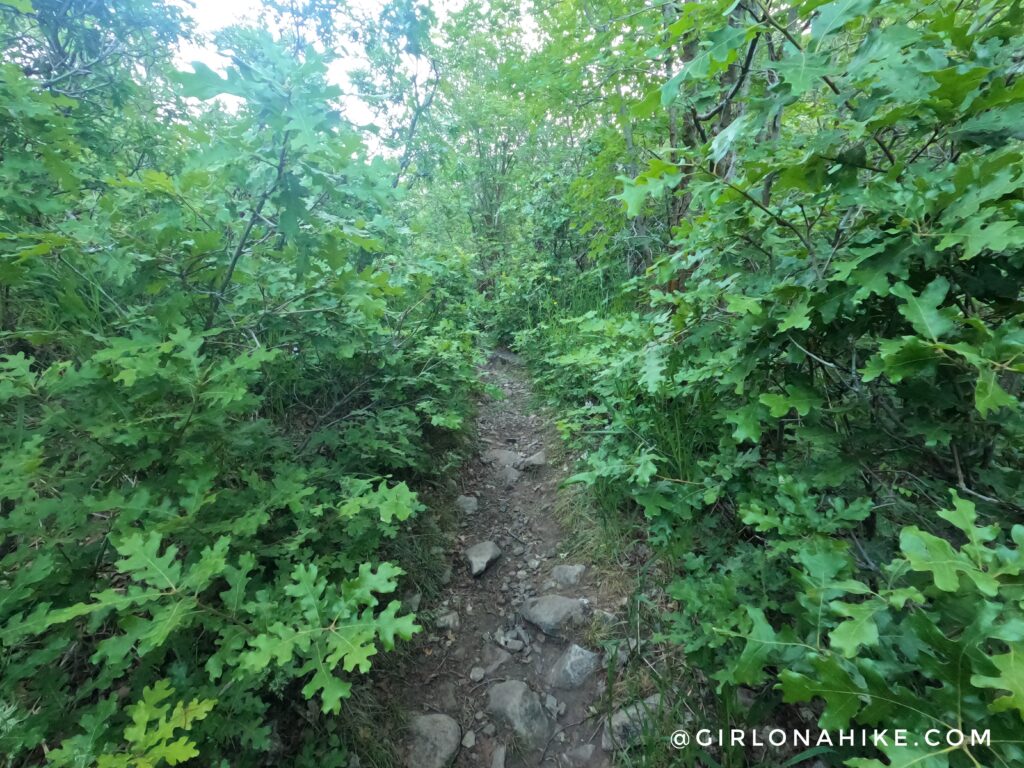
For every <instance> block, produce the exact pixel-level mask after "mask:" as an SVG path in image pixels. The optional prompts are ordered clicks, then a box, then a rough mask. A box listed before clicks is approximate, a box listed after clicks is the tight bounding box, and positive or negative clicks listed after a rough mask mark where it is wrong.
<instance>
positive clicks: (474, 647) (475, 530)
mask: <svg viewBox="0 0 1024 768" xmlns="http://www.w3.org/2000/svg"><path fill="white" fill-rule="evenodd" d="M483 373H484V378H485V381H487V382H488V383H490V384H492V385H494V386H496V387H499V388H500V389H501V390H502V391H503V392H504V394H505V398H504V399H502V400H498V399H494V398H490V397H485V398H484V399H483V401H482V403H481V406H480V412H479V423H478V435H479V438H478V439H479V449H478V451H477V453H476V455H475V456H473V457H471V458H470V460H469V461H467V463H466V466H465V468H464V469H463V472H462V476H461V493H462V494H463V495H461V496H459V498H458V499H457V500H456V507H458V508H459V529H458V536H457V540H456V543H455V546H454V549H453V551H452V552H451V553H449V554H450V562H451V565H452V572H451V579H450V582H449V583H448V584H447V586H446V587H445V589H444V592H443V593H442V595H441V596H440V598H439V599H438V600H436V601H433V604H430V605H427V604H424V605H423V606H421V608H420V616H421V621H422V623H423V624H424V626H425V628H426V632H425V637H423V638H422V639H421V640H420V643H419V649H418V650H417V652H416V654H415V657H414V658H413V659H411V660H410V663H409V665H408V667H409V669H408V670H407V671H406V673H405V678H404V680H403V683H402V686H401V688H402V690H401V691H400V692H398V694H397V695H398V696H400V697H401V699H400V701H401V703H402V705H403V707H404V708H405V709H407V711H408V712H409V731H408V734H407V740H406V743H405V744H404V745H403V750H404V752H403V757H404V759H405V760H406V765H408V766H409V768H442V767H444V766H449V765H454V766H464V767H466V768H469V767H470V766H472V767H473V768H479V767H483V768H490V767H493V768H504V767H507V768H521V767H526V766H540V765H548V766H552V765H554V766H560V767H563V768H582V767H584V766H586V767H587V768H601V767H603V766H608V765H610V764H611V762H610V754H609V753H608V752H606V751H605V750H603V749H602V745H601V741H602V737H603V736H604V731H605V728H604V727H603V722H604V721H603V718H602V717H601V716H600V715H599V714H598V711H597V709H596V708H595V707H596V706H597V705H598V704H599V700H600V698H601V694H602V692H603V690H604V684H605V682H604V681H605V679H606V672H605V669H606V666H605V661H604V660H603V659H602V649H601V648H600V647H594V646H593V645H591V644H588V639H589V638H590V637H592V632H593V629H594V627H595V626H597V625H599V624H601V623H611V622H614V617H613V615H612V613H610V612H609V611H611V610H612V608H613V606H612V605H611V604H610V603H611V602H613V601H612V599H611V598H604V599H603V598H602V596H601V588H600V584H599V583H598V579H597V577H596V576H595V574H594V572H593V570H592V569H591V567H590V564H589V563H586V562H581V561H576V560H573V559H572V558H571V556H567V553H566V548H567V539H568V537H567V535H566V532H565V531H563V530H562V528H561V526H560V525H559V523H558V522H557V521H556V520H555V517H554V511H553V507H554V504H555V500H556V493H557V488H558V484H559V483H560V482H561V481H562V480H563V479H564V475H565V471H564V469H563V468H561V467H552V466H551V465H550V463H549V461H548V456H549V455H550V453H549V452H546V451H545V445H544V439H545V432H546V425H545V424H544V422H543V421H542V419H541V418H540V417H538V416H537V415H535V414H531V413H530V412H529V388H528V385H527V383H526V378H525V375H524V374H523V372H522V370H521V368H520V367H519V366H518V364H517V361H516V360H515V358H514V356H512V355H509V354H508V353H496V354H495V355H493V356H492V357H491V362H490V364H489V365H488V366H487V367H486V369H485V370H484V372H483ZM488 542H490V543H491V544H488ZM478 545H479V546H478ZM492 545H493V546H492ZM472 547H477V548H476V549H473V550H471V553H474V554H475V555H476V560H477V567H478V568H479V567H480V566H481V565H482V564H483V563H487V565H486V569H485V570H483V572H482V573H481V574H479V575H477V576H474V575H473V574H472V573H471V566H470V563H469V559H468V558H467V555H466V550H468V549H470V548H472ZM496 550H500V555H497V557H496V558H495V555H496ZM559 566H562V567H559ZM565 566H569V567H565ZM573 566H575V567H573ZM579 566H585V568H583V569H581V568H580V567H579ZM581 571H582V573H581ZM577 579H578V581H577ZM538 625H542V626H543V628H544V629H543V630H542V629H541V628H540V627H539V626H538ZM574 643H578V647H577V648H573V650H572V651H571V652H570V653H569V654H568V655H567V656H564V657H563V654H566V651H567V649H569V648H570V647H571V646H573V645H574ZM556 667H557V669H556ZM553 670H554V672H553ZM553 675H554V676H553ZM392 695H395V692H394V691H392Z"/></svg>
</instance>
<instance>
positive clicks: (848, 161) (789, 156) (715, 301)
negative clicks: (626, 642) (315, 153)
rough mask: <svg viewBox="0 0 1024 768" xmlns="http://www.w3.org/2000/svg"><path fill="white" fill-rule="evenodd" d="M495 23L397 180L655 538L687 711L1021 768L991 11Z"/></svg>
mask: <svg viewBox="0 0 1024 768" xmlns="http://www.w3.org/2000/svg"><path fill="white" fill-rule="evenodd" d="M517 8H518V5H511V6H509V7H507V8H506V10H505V12H506V13H509V14H510V15H511V16H512V17H513V21H511V22H508V23H507V24H508V25H507V26H506V27H504V29H509V30H513V31H510V32H508V33H507V36H500V35H496V36H492V37H491V38H490V39H489V40H488V42H487V43H486V46H487V48H486V49H487V50H488V56H487V60H488V61H490V62H493V69H482V68H481V67H480V65H479V60H477V63H476V65H475V67H474V68H473V69H472V70H462V71H463V72H464V73H465V74H464V76H465V77H467V78H469V77H470V76H472V78H473V80H474V82H475V83H476V84H477V86H476V87H477V88H482V89H483V90H485V93H486V98H477V97H475V96H474V94H473V92H472V90H471V89H470V88H468V87H465V86H463V87H462V88H460V89H459V90H458V91H457V92H454V93H455V94H457V95H458V96H459V97H458V98H456V97H455V96H453V98H452V102H451V106H450V107H449V109H450V115H449V119H450V120H452V121H459V122H456V123H455V124H456V125H458V126H460V129H459V131H458V132H457V133H456V135H457V136H458V138H457V139H456V140H455V141H453V142H451V144H450V145H449V146H450V152H451V154H450V155H449V163H450V165H449V170H448V174H447V176H443V175H441V174H433V175H430V176H429V178H430V180H431V181H433V182H434V183H435V184H436V183H439V182H440V181H442V180H446V181H447V182H448V183H449V184H451V186H452V188H453V189H455V190H462V192H463V196H462V198H461V199H462V200H463V201H465V204H466V205H467V206H469V209H468V214H469V219H470V221H471V223H472V226H471V227H470V228H469V230H468V231H467V230H465V229H464V230H463V232H464V236H468V237H473V238H474V239H475V242H476V243H477V249H478V252H479V253H480V255H481V258H482V259H484V261H485V263H488V262H489V263H490V272H489V275H490V276H489V279H488V280H487V281H485V282H484V284H483V287H484V289H485V290H486V291H488V293H489V296H490V298H491V300H492V302H493V305H494V306H493V311H492V314H491V321H492V323H493V327H494V330H495V332H496V333H497V334H498V335H499V336H503V337H504V338H506V339H510V340H514V341H515V344H516V345H517V346H518V348H519V349H520V350H521V351H523V352H524V353H526V354H527V355H528V356H529V358H530V359H531V360H532V361H533V364H534V368H535V372H536V375H537V377H538V380H539V382H540V383H541V384H542V386H543V387H544V389H545V391H546V392H547V393H548V394H549V395H550V396H551V397H552V398H553V401H554V402H556V403H558V404H559V405H560V407H562V408H569V409H571V410H569V412H568V415H567V416H566V418H565V420H564V423H563V428H564V430H565V432H566V434H567V436H568V437H569V439H571V440H573V441H575V443H576V444H577V445H578V446H579V447H580V448H581V449H583V450H585V451H587V457H586V460H585V466H584V467H583V468H582V471H581V473H580V474H579V475H578V476H577V478H576V479H577V480H578V481H581V482H585V483H588V484H590V485H592V486H593V487H594V488H595V490H596V491H597V493H598V495H599V498H600V499H601V500H602V501H603V502H604V506H605V507H608V508H612V509H613V510H614V514H615V515H622V514H625V515H627V516H632V517H633V519H634V520H637V522H638V523H639V524H640V525H642V527H643V528H644V529H645V531H646V538H647V542H648V543H649V544H653V545H656V547H657V551H658V552H659V553H660V558H659V559H660V563H661V567H662V568H663V569H665V570H666V571H667V572H668V573H669V583H668V585H667V593H668V597H669V598H670V601H669V603H668V605H667V610H666V613H665V615H664V616H663V619H662V621H661V625H660V628H659V635H660V637H661V638H662V639H663V640H666V641H668V642H671V643H675V644H679V645H681V646H682V648H683V649H684V650H685V652H686V657H687V659H688V661H689V662H690V664H691V665H692V667H693V671H692V672H689V673H684V675H683V676H684V677H689V678H690V680H689V682H688V683H685V684H687V685H689V684H692V681H693V678H694V677H695V676H696V678H697V679H700V677H701V676H700V674H699V673H698V672H696V670H703V671H704V672H705V673H706V674H707V677H708V686H707V688H706V690H705V695H706V700H709V701H712V702H717V705H715V706H717V707H719V709H718V710H717V714H716V715H714V716H713V717H711V718H710V719H711V724H712V725H714V726H715V727H721V726H722V724H723V720H724V719H726V718H728V719H729V721H730V722H731V723H735V722H736V721H737V719H738V720H739V721H741V722H742V721H743V720H744V719H746V721H747V722H749V723H751V724H753V725H763V724H765V723H769V722H775V723H783V724H785V723H789V724H797V723H799V722H800V721H801V719H803V720H804V722H805V723H810V724H813V723H815V722H817V723H818V724H820V725H821V726H823V727H829V728H842V727H847V726H878V727H881V728H885V727H888V728H899V727H902V728H907V729H909V730H910V731H911V733H918V734H919V733H923V732H924V731H925V730H926V729H927V728H928V727H931V726H937V727H940V728H954V729H955V728H962V729H966V730H967V731H969V730H970V729H971V728H989V729H991V732H992V739H993V744H992V745H991V747H974V748H948V749H946V748H937V749H932V750H926V749H924V748H923V747H922V748H920V749H915V748H907V749H890V750H882V751H883V752H887V753H888V754H887V755H886V756H884V755H883V754H882V753H881V752H878V753H875V754H874V755H872V754H867V755H865V753H864V750H863V749H861V750H860V751H859V752H857V751H856V750H854V751H851V750H849V749H847V750H842V749H837V750H835V751H832V752H826V753H823V754H818V755H817V757H818V759H828V760H830V761H833V762H835V763H837V764H838V763H841V762H843V761H844V760H845V759H847V758H849V759H850V762H849V763H848V764H850V765H857V766H862V767H864V766H880V765H883V764H889V762H888V761H889V760H892V761H893V762H892V764H897V765H910V764H913V765H919V766H947V765H975V766H977V765H996V764H1002V765H1013V764H1017V763H1019V762H1020V761H1021V760H1022V759H1024V755H1022V748H1021V746H1020V744H1019V740H1017V739H1016V735H1017V734H1019V733H1020V729H1021V725H1022V723H1021V718H1022V715H1024V695H1022V689H1021V684H1020V682H1021V672H1022V668H1021V666H1020V665H1021V662H1020V659H1021V654H1022V651H1024V645H1022V644H1024V633H1022V630H1021V628H1022V627H1024V623H1022V620H1024V613H1022V604H1021V598H1022V594H1021V591H1020V590H1021V586H1020V585H1021V583H1022V581H1021V569H1022V566H1024V559H1022V557H1021V554H1020V550H1019V547H1020V545H1021V544H1024V528H1022V527H1021V526H1020V525H1018V522H1019V521H1020V514H1021V505H1020V501H1019V499H1020V496H1021V491H1022V488H1021V480H1022V475H1021V471H1020V470H1021V454H1020V445H1021V438H1022V436H1024V434H1022V428H1024V423H1022V421H1021V413H1020V402H1019V400H1018V396H1019V394H1020V391H1021V377H1020V373H1021V372H1022V371H1024V367H1022V364H1021V354H1022V352H1024V346H1022V344H1024V335H1022V327H1021V321H1022V317H1021V307H1022V305H1021V295H1020V293H1021V283H1022V277H1024V272H1022V270H1024V260H1022V258H1024V255H1022V247H1024V162H1022V159H1024V158H1022V149H1024V143H1022V141H1021V139H1022V138H1024V135H1022V134H1021V129H1020V120H1021V118H1022V117H1024V80H1022V78H1021V74H1022V72H1021V69H1022V63H1021V50H1022V48H1021V46H1022V43H1024V37H1022V35H1021V32H1020V30H1021V28H1022V23H1024V18H1022V9H1021V7H1020V4H1019V3H995V2H989V3H986V2H972V3H963V2H951V1H950V2H946V1H945V0H940V1H938V2H932V3H927V4H921V3H916V2H902V1H900V0H894V1H892V2H884V3H878V2H872V1H871V0H864V1H862V2H861V1H857V0H852V1H851V0H834V1H833V2H825V3H823V2H820V1H818V0H811V1H809V2H800V3H791V4H783V3H771V4H766V3H763V2H757V1H756V0H755V1H754V2H740V3H736V2H731V1H730V2H715V1H714V0H709V1H707V2H698V3H667V4H650V5H647V6H641V7H630V6H628V5H626V4H622V3H619V2H611V1H609V0H605V1H604V2H583V1H582V0H581V1H580V2H566V3H558V4H538V6H537V7H536V8H534V9H533V11H532V14H531V18H530V19H529V21H530V22H531V23H532V25H533V27H532V28H531V26H530V24H527V23H526V22H525V21H523V20H519V21H516V20H515V19H514V17H515V16H516V9H517ZM499 18H500V17H499ZM460 23H461V24H463V25H464V27H463V29H464V30H465V31H466V33H467V34H471V33H472V32H473V31H474V30H476V29H477V27H476V25H477V24H478V23H479V21H478V19H477V18H476V17H475V16H474V11H473V10H472V9H467V10H466V11H465V12H464V13H463V15H462V17H461V19H460ZM516 29H519V30H520V31H519V32H518V33H516V32H515V31H514V30H516ZM524 29H525V30H527V31H526V32H523V31H522V30H524ZM471 39H472V38H471ZM570 41H571V42H570ZM473 50H479V48H478V47H477V46H476V45H474V46H473ZM474 98H476V101H468V100H469V99H474ZM473 106H475V107H476V108H475V109H473ZM481 114H482V115H484V116H485V120H484V122H485V123H486V124H487V128H484V129H476V131H477V132H476V135H477V136H479V137H480V138H474V140H473V141H470V139H469V138H467V136H466V131H469V130H470V129H471V128H474V120H476V119H477V118H476V115H481ZM484 131H487V133H484ZM505 155H508V156H509V157H510V158H511V160H510V161H509V162H500V160H501V158H502V157H504V156H505ZM428 173H429V169H428ZM476 176H481V177H482V178H483V179H485V180H486V183H487V184H490V185H492V186H493V187H496V188H497V189H499V190H500V191H501V192H502V196H501V197H500V199H498V200H497V201H496V202H493V203H492V200H493V198H494V196H493V195H492V196H491V197H487V196H485V195H483V194H479V193H478V192H477V190H478V188H482V187H483V186H484V185H483V184H482V183H480V182H478V181H477V179H476ZM470 193H473V194H470ZM423 194H424V197H425V198H426V199H430V197H431V194H430V193H427V192H425V193H423ZM459 220H460V219H459V216H458V215H454V216H453V217H452V221H456V222H457V221H459ZM492 220H493V221H496V222H498V223H499V224H500V228H499V229H497V230H496V231H497V232H498V233H499V238H498V239H499V243H500V246H499V247H495V245H494V242H495V237H494V234H493V233H494V231H495V229H494V228H492V229H490V230H488V229H483V228H481V227H480V226H479V225H478V222H479V221H485V222H487V221H492ZM741 689H746V691H743V690H741ZM739 693H742V694H743V695H742V696H738V694H739ZM751 701H752V702H753V703H751ZM737 702H739V703H737ZM922 702H927V704H926V705H924V706H922ZM691 703H692V702H691ZM804 703H807V704H811V705H812V706H811V707H810V708H807V707H803V708H801V707H799V706H788V705H795V704H804ZM808 717H809V718H810V720H807V719H806V718H808ZM652 754H654V752H652ZM662 754H663V756H662V757H661V758H660V759H662V760H664V761H666V763H665V764H668V762H667V761H669V760H670V759H678V758H674V757H672V756H671V755H667V754H664V750H662ZM712 757H713V758H714V759H716V760H719V761H724V762H726V763H729V764H740V763H742V762H743V761H744V760H753V761H755V762H756V759H755V758H754V757H753V756H752V754H751V753H747V754H744V753H743V750H734V751H732V752H727V753H725V754H717V755H711V756H704V757H702V758H701V759H711V758H712ZM652 759H653V758H652ZM691 759H693V756H692V755H691ZM758 759H760V758H758Z"/></svg>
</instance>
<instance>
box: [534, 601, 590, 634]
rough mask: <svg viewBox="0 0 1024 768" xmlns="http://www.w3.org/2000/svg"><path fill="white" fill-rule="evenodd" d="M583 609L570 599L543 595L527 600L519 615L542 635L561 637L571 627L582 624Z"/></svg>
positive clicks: (579, 602)
mask: <svg viewBox="0 0 1024 768" xmlns="http://www.w3.org/2000/svg"><path fill="white" fill-rule="evenodd" d="M583 607H584V603H583V602H582V601H580V600H576V599H574V598H571V597H563V596H562V595H544V596H543V597H533V598H530V599H529V600H527V601H526V602H525V603H523V607H522V608H521V609H520V611H519V613H520V615H522V617H523V618H524V619H526V620H527V621H528V622H530V623H531V624H533V625H534V626H536V627H537V628H538V629H540V630H541V631H542V632H543V633H544V634H546V635H551V636H552V637H563V636H564V635H565V634H566V633H567V632H568V630H569V629H570V628H571V627H572V626H573V625H577V624H582V623H583V614H584V611H583Z"/></svg>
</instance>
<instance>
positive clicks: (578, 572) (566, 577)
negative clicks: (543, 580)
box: [551, 565, 587, 587]
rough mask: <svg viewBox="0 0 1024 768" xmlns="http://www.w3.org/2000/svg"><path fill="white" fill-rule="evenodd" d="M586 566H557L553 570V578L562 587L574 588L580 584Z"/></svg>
mask: <svg viewBox="0 0 1024 768" xmlns="http://www.w3.org/2000/svg"><path fill="white" fill-rule="evenodd" d="M585 570H587V566H585V565H556V566H555V567H554V568H552V569H551V578H552V579H554V580H555V582H556V583H557V584H558V585H559V586H562V587H574V586H576V585H577V584H579V583H580V579H581V578H582V577H583V572H584V571H585Z"/></svg>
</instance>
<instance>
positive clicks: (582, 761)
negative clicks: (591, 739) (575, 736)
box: [562, 744, 595, 768]
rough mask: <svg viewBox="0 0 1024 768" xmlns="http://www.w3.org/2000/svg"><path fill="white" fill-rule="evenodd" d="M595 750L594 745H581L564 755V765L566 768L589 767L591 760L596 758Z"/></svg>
mask: <svg viewBox="0 0 1024 768" xmlns="http://www.w3.org/2000/svg"><path fill="white" fill-rule="evenodd" d="M594 749H595V747H594V745H593V744H581V745H580V746H578V747H574V748H573V749H570V750H569V751H568V752H566V753H565V754H564V755H562V758H563V759H562V763H563V764H564V765H565V766H566V768H582V766H585V765H589V763H590V760H591V758H593V757H594Z"/></svg>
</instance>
